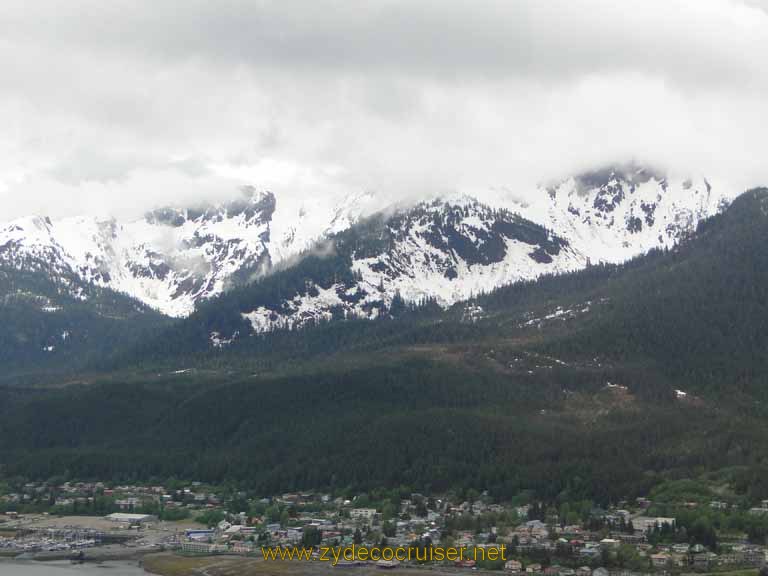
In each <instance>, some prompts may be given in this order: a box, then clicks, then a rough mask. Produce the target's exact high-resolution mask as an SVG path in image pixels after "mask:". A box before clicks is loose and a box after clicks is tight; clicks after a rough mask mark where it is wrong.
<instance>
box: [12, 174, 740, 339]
mask: <svg viewBox="0 0 768 576" xmlns="http://www.w3.org/2000/svg"><path fill="white" fill-rule="evenodd" d="M730 199H731V197H730V195H729V194H727V193H725V192H724V191H722V190H715V189H713V187H712V186H711V185H710V184H709V183H708V182H707V181H706V180H705V179H703V178H702V179H698V180H693V179H679V180H674V179H670V178H667V177H666V176H664V175H662V174H659V173H656V172H654V171H652V170H644V169H639V168H637V167H631V166H630V167H623V168H622V167H618V168H606V169H604V170H598V171H595V172H590V173H584V174H580V175H577V176H574V177H571V178H568V179H566V180H564V181H561V182H558V183H555V184H553V185H549V186H542V187H541V188H540V189H539V191H538V193H536V194H532V195H528V199H527V201H526V202H520V201H515V200H512V199H505V200H502V201H500V202H496V203H494V205H493V207H491V206H489V205H487V204H483V203H481V202H479V201H477V200H475V199H473V198H471V197H467V196H459V197H456V198H439V199H433V200H430V201H425V202H422V203H419V204H416V205H410V206H405V207H399V208H391V207H387V206H386V204H385V203H383V202H381V200H380V199H379V198H376V197H374V196H372V195H370V194H360V195H357V196H353V197H348V198H343V199H341V200H340V201H336V202H332V201H328V200H327V199H324V198H316V197H310V198H301V199H297V198H283V197H282V196H280V195H277V196H276V195H274V194H272V193H270V192H260V191H256V190H255V189H253V188H250V187H247V188H245V189H243V191H242V195H241V196H240V197H239V198H238V199H237V200H235V201H232V202H228V203H223V204H218V205H212V206H204V207H199V208H163V209H158V210H154V211H152V212H150V213H148V214H146V215H145V217H143V218H141V219H138V220H134V221H126V222H121V221H118V220H115V219H106V220H105V219H97V218H93V217H79V218H66V219H62V220H56V221H52V220H50V219H47V218H40V217H31V218H22V219H19V220H15V221H13V222H10V223H7V224H4V225H0V266H4V267H6V268H11V269H14V268H15V269H18V270H25V271H35V270H37V271H39V272H41V273H43V274H45V275H47V276H49V277H51V278H53V279H55V280H56V281H57V283H58V284H60V285H62V286H64V287H66V288H67V289H68V290H69V291H70V295H74V296H76V297H78V298H81V299H87V298H88V293H87V287H88V286H97V287H105V288H110V289H113V290H115V291H118V292H121V293H124V294H127V295H129V296H132V297H134V298H136V299H138V300H140V301H141V302H143V303H145V304H147V305H149V306H150V307H152V308H154V309H156V310H159V311H161V312H163V313H164V314H166V315H169V316H175V317H183V316H188V315H189V314H191V313H192V312H193V311H194V310H195V307H196V305H197V304H198V303H199V302H201V301H204V300H207V299H210V298H212V297H214V296H217V295H220V294H222V293H224V292H226V291H227V288H228V287H231V286H236V285H245V284H248V283H249V282H251V281H252V280H254V279H258V278H262V277H263V276H264V275H265V274H266V273H272V272H275V271H277V273H278V274H280V273H282V272H280V270H284V269H285V268H287V267H289V266H292V265H295V264H296V262H297V261H298V260H299V259H298V258H297V257H298V256H299V255H300V254H314V255H323V256H324V257H325V258H326V259H327V258H330V257H337V256H339V255H341V256H343V258H345V259H346V260H344V262H343V263H341V264H339V266H341V268H342V269H343V270H344V271H345V272H344V274H345V275H346V277H345V278H344V279H338V278H337V279H335V280H334V279H332V278H331V279H327V278H321V277H317V278H314V279H313V278H312V277H311V275H309V276H307V278H306V279H305V281H304V282H303V283H302V285H301V286H299V287H297V288H296V290H295V291H294V292H292V293H291V292H286V293H283V294H282V297H281V299H280V300H279V301H274V299H272V300H269V301H259V299H258V298H257V299H256V301H254V303H253V305H252V306H251V307H249V308H248V309H245V310H242V311H241V312H242V314H243V318H245V319H247V320H248V323H249V324H250V326H252V328H253V330H255V331H257V332H263V331H268V330H272V329H275V328H280V327H296V326H301V325H305V324H307V323H310V322H316V321H319V320H323V319H328V318H331V317H334V316H336V315H341V316H347V317H349V316H353V317H363V318H373V317H376V316H377V315H379V314H380V313H382V312H383V311H386V310H387V309H388V308H389V307H390V306H391V305H392V303H393V302H395V301H396V300H397V299H398V298H399V299H402V300H403V301H405V302H419V301H423V300H425V299H430V300H434V301H436V302H437V303H438V304H440V305H442V306H446V307H447V306H450V305H451V304H454V303H455V302H458V301H461V300H464V299H467V298H470V297H471V296H473V295H476V294H479V293H481V292H486V291H490V290H493V289H494V288H497V287H499V286H502V285H504V284H509V283H512V282H517V281H521V280H531V279H534V278H537V277H538V276H540V275H542V274H550V273H561V272H566V271H573V270H577V269H580V268H583V267H584V266H586V265H587V264H588V263H589V262H592V263H597V262H621V261H624V260H627V259H629V258H631V257H633V256H636V255H639V254H642V253H644V252H647V251H648V250H650V249H652V248H657V247H671V246H673V245H674V244H676V243H677V242H679V241H680V240H681V239H682V238H684V237H685V236H686V235H688V234H690V233H691V232H692V231H693V230H694V229H695V227H696V225H697V223H698V222H699V221H700V220H702V219H703V218H706V217H708V216H711V215H713V214H715V213H716V212H718V211H719V210H720V209H722V207H723V206H724V205H725V203H727V202H728V201H729V200H730ZM385 209H386V210H385ZM383 210H385V211H383ZM382 211H383V212H382ZM373 214H378V215H376V216H374V217H372V218H368V217H370V216H371V215H373ZM363 217H366V218H363ZM277 265H279V266H277ZM230 332H231V331H230ZM231 336H232V334H231V333H227V332H226V331H224V330H222V331H221V332H220V334H219V335H218V336H216V338H218V339H220V340H221V341H226V340H227V339H230V337H231Z"/></svg>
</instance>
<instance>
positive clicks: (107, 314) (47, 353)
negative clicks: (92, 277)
mask: <svg viewBox="0 0 768 576" xmlns="http://www.w3.org/2000/svg"><path fill="white" fill-rule="evenodd" d="M52 264H53V265H54V266H57V265H58V264H60V262H56V261H52ZM165 325H167V319H166V318H164V317H163V316H162V315H160V314H159V313H157V312H155V311H153V310H152V309H151V308H148V307H147V306H146V305H144V304H142V303H141V302H138V301H136V300H133V299H131V298H129V297H127V296H124V295H122V294H118V293H116V292H113V291H112V290H109V289H106V288H100V287H98V286H94V285H92V284H89V283H86V282H83V281H82V280H81V279H80V278H79V277H78V276H77V275H75V274H72V273H71V271H68V270H62V269H60V268H58V267H57V268H55V269H54V270H51V269H48V268H46V267H45V266H43V265H42V263H41V262H39V261H38V262H36V263H35V266H32V265H30V269H29V271H19V270H18V269H15V268H8V267H6V266H2V265H0V326H2V329H1V330H0V364H2V366H3V374H2V375H0V379H3V378H7V377H13V376H19V375H23V374H27V373H38V374H43V373H45V372H53V371H57V372H61V371H62V370H64V371H76V370H82V369H84V368H86V367H87V366H89V365H91V364H93V363H94V362H96V361H103V360H104V359H105V358H107V357H109V356H110V355H112V354H114V353H116V352H117V351H119V350H122V349H127V348H130V347H131V346H134V345H135V344H136V342H137V340H138V339H139V338H140V337H141V336H142V335H147V334H151V333H152V331H153V330H158V331H159V330H160V328H161V327H163V326H165Z"/></svg>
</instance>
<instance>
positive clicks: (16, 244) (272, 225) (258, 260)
mask: <svg viewBox="0 0 768 576" xmlns="http://www.w3.org/2000/svg"><path fill="white" fill-rule="evenodd" d="M368 199H369V198H368V197H367V196H366V195H359V196H356V197H352V198H346V199H345V200H344V202H343V203H342V204H340V205H337V206H334V205H329V204H328V203H323V202H313V201H312V200H307V201H305V202H303V203H301V204H298V205H295V204H292V203H291V202H289V201H286V202H283V200H282V199H280V198H276V197H275V195H274V194H272V193H269V192H257V191H256V190H254V189H253V188H250V187H248V188H245V189H243V192H242V196H241V198H240V199H238V200H235V201H232V202H229V203H224V204H220V205H215V206H201V207H198V208H184V209H180V208H162V209H158V210H154V211H152V212H150V213H148V214H147V215H146V216H145V217H144V218H142V219H140V220H136V221H130V222H119V221H117V220H114V219H108V220H100V219H97V218H92V217H77V218H66V219H63V220H58V221H52V220H50V219H48V218H40V217H33V218H22V219H19V220H15V221H13V222H10V223H7V224H4V225H0V264H3V265H5V266H6V267H8V268H16V269H18V270H30V269H45V270H46V271H47V273H49V274H52V275H54V276H56V275H60V276H62V277H67V278H76V279H77V280H78V281H79V284H91V285H93V286H99V287H104V288H111V289H113V290H115V291H117V292H123V293H125V294H127V295H129V296H131V297H133V298H137V299H138V300H141V301H142V302H144V303H145V304H147V305H148V306H150V307H152V308H154V309H156V310H158V311H160V312H162V313H164V314H167V315H169V316H175V317H179V316H186V315H188V314H190V313H191V312H192V311H193V310H194V308H195V305H196V304H197V303H198V302H200V301H203V300H206V299H209V298H211V297H214V296H216V295H218V294H221V293H222V292H223V291H224V290H225V289H226V288H227V287H229V286H233V285H237V284H238V283H244V282H248V281H250V280H251V279H252V278H254V277H257V276H258V275H259V274H262V273H264V272H266V271H268V270H269V269H270V267H271V266H272V265H273V264H274V263H276V262H279V261H282V260H285V259H287V258H290V257H291V256H295V255H296V254H297V253H298V252H300V251H302V250H306V249H307V248H309V247H310V246H311V245H312V243H313V242H315V241H316V240H318V239H321V238H323V237H325V236H326V235H328V234H331V233H334V232H337V231H339V230H343V229H344V228H345V227H347V226H349V224H350V222H352V221H354V220H355V219H356V218H357V216H358V213H359V212H360V211H361V210H362V207H363V205H364V204H365V203H366V201H367V200H368ZM72 295H73V296H77V294H76V293H75V292H73V293H72Z"/></svg>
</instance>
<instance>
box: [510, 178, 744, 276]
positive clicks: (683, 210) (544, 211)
mask: <svg viewBox="0 0 768 576" xmlns="http://www.w3.org/2000/svg"><path fill="white" fill-rule="evenodd" d="M732 199H733V197H732V194H731V193H730V192H729V191H726V190H714V189H713V188H712V185H711V184H710V183H709V182H708V181H707V180H706V179H705V178H698V179H692V178H679V179H673V178H669V177H667V176H666V175H664V174H661V173H657V172H655V171H653V170H649V169H644V168H638V167H636V166H633V165H630V166H626V167H608V168H605V169H602V170H597V171H594V172H588V173H583V174H580V175H577V176H574V177H571V178H568V179H566V180H564V181H562V182H558V183H555V184H553V185H550V186H546V187H544V186H542V187H541V189H540V191H539V194H537V195H535V196H534V197H533V198H532V200H531V201H529V202H515V203H513V204H512V206H513V208H512V209H513V210H515V211H517V212H519V213H520V214H521V215H523V216H525V217H526V218H529V219H531V220H533V221H534V222H538V223H540V224H542V225H543V226H546V227H547V228H549V229H551V230H555V231H556V232H557V233H558V234H560V235H561V236H563V237H564V238H566V239H567V240H568V241H569V242H570V244H571V246H573V248H574V249H575V250H577V251H579V252H580V253H582V254H584V255H586V256H587V257H588V258H589V259H590V260H591V261H592V262H593V263H596V262H611V263H619V262H624V261H626V260H628V259H630V258H632V257H634V256H638V255H640V254H643V253H645V252H648V251H649V250H651V249H653V248H671V247H672V246H674V245H675V244H677V243H678V242H679V241H680V240H681V239H682V238H684V237H685V236H686V235H688V234H690V233H691V232H692V231H693V230H695V228H696V225H697V223H698V222H699V221H700V220H702V219H704V218H707V217H709V216H712V215H714V214H716V213H717V212H719V211H721V210H722V209H723V208H724V207H725V206H726V205H727V204H728V203H729V202H730V201H731V200H732Z"/></svg>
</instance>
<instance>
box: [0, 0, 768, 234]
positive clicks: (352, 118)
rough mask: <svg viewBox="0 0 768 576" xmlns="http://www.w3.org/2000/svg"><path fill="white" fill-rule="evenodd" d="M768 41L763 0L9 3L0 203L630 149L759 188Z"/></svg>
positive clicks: (334, 182)
mask: <svg viewBox="0 0 768 576" xmlns="http://www.w3.org/2000/svg"><path fill="white" fill-rule="evenodd" d="M766 53H768V12H766V10H765V2H764V1H763V0H744V1H741V0H697V1H696V2H690V1H684V0H623V1H622V2H615V1H608V0H549V1H546V2H542V1H540V0H511V1H510V0H503V1H502V0H477V1H476V2H472V3H467V2H464V1H458V0H440V1H431V0H424V1H421V2H414V1H405V0H382V1H379V2H368V1H360V2H341V1H338V0H312V1H298V0H279V1H268V0H260V1H248V2H246V1H242V2H241V1H234V0H221V1H219V2H207V1H203V0H185V1H184V2H180V1H170V0H169V1H167V2H154V1H153V2H150V1H149V0H130V1H129V0H115V1H113V2H97V1H95V0H88V1H86V0H71V1H68V2H66V3H64V2H56V1H54V0H51V1H49V2H35V3H31V4H30V3H28V2H21V1H19V0H7V1H6V2H3V3H2V5H1V6H0V67H2V69H3V71H4V73H3V74H2V75H0V125H2V126H3V127H4V130H3V132H2V133H0V199H2V200H4V204H5V205H6V206H11V205H12V206H13V208H12V209H10V210H6V212H5V213H4V214H3V216H7V217H12V216H15V215H18V214H21V213H24V212H27V211H30V210H35V211H48V212H51V213H54V214H57V213H67V212H72V211H76V210H77V211H79V210H100V211H126V210H127V211H131V210H135V211H139V210H143V209H144V208H146V207H147V206H148V205H150V204H154V203H156V202H158V201H166V200H179V201H185V200H187V199H199V198H201V197H208V196H222V195H226V194H229V193H235V191H236V189H237V187H238V185H239V184H241V183H243V182H252V183H254V184H256V185H257V186H269V187H271V188H273V189H275V190H276V191H277V192H278V193H285V194H294V195H302V194H338V193H341V192H342V191H353V190H357V189H360V188H369V189H374V190H380V191H384V192H386V193H387V194H388V195H390V196H393V197H396V198H397V197H408V196H410V195H414V194H420V193H424V192H434V191H439V190H448V189H457V188H458V189H467V190H478V189H487V188H496V189H502V188H503V189H509V190H521V191H523V192H520V193H521V194H525V193H526V191H528V190H532V189H533V184H535V182H536V181H540V180H544V179H548V178H550V177H556V176H558V175H560V174H565V173H567V172H569V171H571V170H576V169H580V168H583V167H585V166H588V165H590V164H594V163H601V162H607V161H614V160H626V159H627V158H635V159H638V160H640V161H645V162H650V163H654V164H657V165H661V166H663V167H667V168H669V169H671V170H679V171H697V172H706V173H707V174H709V175H710V177H711V178H713V179H718V178H720V179H722V180H723V181H725V182H728V183H730V185H733V186H738V187H742V186H746V185H750V184H757V183H760V182H768V166H766V165H765V163H764V162H763V160H762V158H760V154H759V152H758V151H759V150H761V149H762V147H763V141H764V138H765V136H764V135H765V134H766V133H768V111H766V107H765V105H764V102H765V101H766V100H768V64H767V63H766V61H765V58H764V55H765V54H766ZM124 198H130V199H131V201H130V202H128V201H125V200H123V199H124ZM7 200H11V201H12V204H11V202H7ZM3 219H5V218H3Z"/></svg>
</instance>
